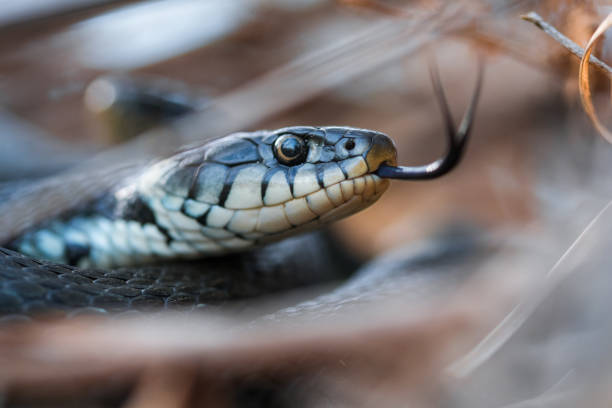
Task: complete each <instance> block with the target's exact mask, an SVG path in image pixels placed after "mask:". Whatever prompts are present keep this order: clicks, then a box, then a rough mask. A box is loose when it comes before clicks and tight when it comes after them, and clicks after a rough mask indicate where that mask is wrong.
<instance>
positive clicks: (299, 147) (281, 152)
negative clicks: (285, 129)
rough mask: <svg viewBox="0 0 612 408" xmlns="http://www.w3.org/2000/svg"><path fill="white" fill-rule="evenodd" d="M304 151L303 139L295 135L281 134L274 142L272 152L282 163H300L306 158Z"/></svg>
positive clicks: (305, 150) (305, 151)
mask: <svg viewBox="0 0 612 408" xmlns="http://www.w3.org/2000/svg"><path fill="white" fill-rule="evenodd" d="M306 153H307V149H306V145H305V143H304V141H303V140H302V139H301V138H299V137H297V136H294V135H281V136H280V137H279V138H278V139H276V141H275V142H274V154H275V155H276V158H277V159H278V161H279V162H281V163H282V164H286V165H295V164H300V163H302V162H303V161H304V160H306Z"/></svg>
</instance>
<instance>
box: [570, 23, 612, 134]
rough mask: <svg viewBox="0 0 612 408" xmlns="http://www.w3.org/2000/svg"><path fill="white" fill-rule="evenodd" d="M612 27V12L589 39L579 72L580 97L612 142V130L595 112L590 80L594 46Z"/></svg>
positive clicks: (598, 129)
mask: <svg viewBox="0 0 612 408" xmlns="http://www.w3.org/2000/svg"><path fill="white" fill-rule="evenodd" d="M610 27H612V13H610V14H609V15H608V17H606V19H605V20H604V21H603V22H602V23H601V24H600V25H599V27H597V30H595V33H593V36H592V37H591V39H590V40H589V42H588V44H587V46H586V50H585V53H584V55H583V56H582V59H581V60H580V71H579V72H578V84H579V89H580V98H581V100H582V106H583V107H584V110H585V111H586V113H587V115H588V116H589V119H591V122H592V123H593V125H594V126H595V128H596V129H597V131H598V132H599V134H600V135H601V136H603V138H604V139H606V140H607V141H608V142H609V143H612V132H610V131H609V130H608V129H606V127H605V126H604V125H603V124H602V123H601V121H600V120H599V117H598V116H597V112H595V107H594V106H593V100H592V96H591V86H590V82H589V65H588V61H589V59H592V58H593V57H591V53H592V52H593V47H595V44H596V43H597V40H599V39H600V38H601V37H602V36H603V34H604V33H605V32H606V30H608V28H610ZM608 74H612V72H611V71H608Z"/></svg>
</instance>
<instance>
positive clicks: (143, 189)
mask: <svg viewBox="0 0 612 408" xmlns="http://www.w3.org/2000/svg"><path fill="white" fill-rule="evenodd" d="M382 164H387V165H392V166H393V165H395V164H396V149H395V146H394V144H393V142H392V141H391V139H389V137H387V136H386V135H384V134H382V133H379V132H375V131H371V130H364V129H355V128H349V127H305V126H299V127H287V128H283V129H278V130H275V131H259V132H253V133H238V134H234V135H230V136H227V137H224V138H221V139H217V140H215V141H212V142H210V143H208V144H205V145H203V146H200V147H196V148H192V149H189V150H186V151H183V152H181V153H179V154H177V155H175V156H173V157H171V158H169V159H167V160H164V161H163V162H160V163H158V164H157V165H155V166H153V168H151V169H150V170H148V171H147V172H146V173H145V174H144V175H143V177H142V178H141V180H140V182H139V185H138V189H137V190H138V194H139V195H140V197H141V198H142V200H143V201H144V202H145V203H146V205H147V206H149V207H150V208H151V210H152V213H153V215H154V217H155V221H156V223H157V224H158V225H159V226H160V227H161V228H163V229H164V230H165V232H166V234H167V235H168V236H169V237H170V241H169V243H168V245H169V246H172V245H173V244H174V245H175V246H177V247H179V246H181V247H182V248H183V250H184V251H186V252H191V251H192V249H194V248H195V249H194V252H195V251H197V252H199V253H202V252H204V253H213V252H226V251H229V250H237V249H241V248H245V247H249V246H252V245H255V244H258V243H263V242H268V241H274V240H276V239H279V238H281V237H285V236H287V235H292V234H296V233H299V232H302V231H305V230H309V229H312V228H315V227H317V226H319V225H320V224H323V223H328V222H332V221H335V220H337V219H339V218H342V217H346V216H348V215H350V214H353V213H355V212H357V211H360V210H362V209H364V208H365V207H367V206H369V205H371V204H372V203H373V202H375V201H376V200H377V199H378V198H379V197H380V196H381V195H382V193H383V192H384V191H385V190H386V189H387V187H388V185H389V182H388V181H387V180H385V179H382V178H380V177H379V176H378V175H376V171H377V170H378V168H379V166H380V165H382ZM198 234H199V235H198ZM180 242H182V243H184V244H185V245H183V244H179V243H180Z"/></svg>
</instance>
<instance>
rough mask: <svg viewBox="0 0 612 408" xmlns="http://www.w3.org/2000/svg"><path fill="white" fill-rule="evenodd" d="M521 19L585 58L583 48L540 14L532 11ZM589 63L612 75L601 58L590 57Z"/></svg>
mask: <svg viewBox="0 0 612 408" xmlns="http://www.w3.org/2000/svg"><path fill="white" fill-rule="evenodd" d="M521 18H522V19H523V20H525V21H529V22H530V23H533V24H534V25H535V26H536V27H538V28H539V29H540V30H542V31H544V32H545V33H546V34H548V35H549V36H551V37H552V38H553V39H554V40H555V41H557V42H558V43H559V44H560V45H562V46H563V47H564V48H565V49H566V50H568V51H569V52H571V53H572V54H574V55H575V56H577V57H578V58H583V57H584V49H583V48H582V47H581V46H579V45H578V44H576V43H575V42H574V41H572V40H570V39H569V38H567V37H566V36H565V35H563V33H561V32H560V31H559V30H557V29H556V28H555V27H553V26H552V25H551V24H549V23H547V22H546V21H544V19H542V17H541V16H540V15H539V14H538V13H536V12H534V11H532V12H530V13H528V14H525V15H524V16H521ZM589 56H590V53H589ZM589 62H590V63H591V65H593V66H595V67H597V68H599V69H600V70H602V71H603V72H605V73H607V74H608V75H611V74H612V67H610V66H609V65H608V64H606V63H605V62H603V61H602V60H600V59H599V58H597V57H593V56H590V58H589Z"/></svg>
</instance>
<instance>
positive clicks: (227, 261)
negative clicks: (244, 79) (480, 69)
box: [0, 76, 480, 320]
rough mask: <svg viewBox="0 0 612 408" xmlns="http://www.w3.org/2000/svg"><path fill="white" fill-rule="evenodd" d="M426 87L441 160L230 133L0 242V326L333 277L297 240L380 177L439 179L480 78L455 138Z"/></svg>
mask: <svg viewBox="0 0 612 408" xmlns="http://www.w3.org/2000/svg"><path fill="white" fill-rule="evenodd" d="M433 83H434V88H435V90H436V94H437V95H438V97H439V100H440V103H441V107H442V113H443V114H444V118H445V121H446V124H447V138H448V144H449V149H448V152H447V154H446V156H445V157H443V158H442V159H439V160H437V161H435V162H433V163H431V164H429V165H426V166H418V167H403V166H397V160H396V157H397V152H396V148H395V145H394V143H393V141H392V140H391V139H390V138H389V137H388V136H386V135H385V134H383V133H380V132H377V131H373V130H366V129H356V128H352V127H310V126H294V127H287V128H282V129H278V130H274V131H255V132H249V133H246V132H243V133H236V134H232V135H229V136H226V137H223V138H219V139H216V140H213V141H211V142H208V143H205V144H202V145H199V146H195V147H189V148H186V149H185V150H182V151H179V152H178V153H176V154H174V155H172V156H170V157H168V158H165V159H162V160H159V161H157V162H155V163H151V164H147V165H145V166H140V167H135V168H133V169H131V170H130V172H129V173H125V172H124V173H121V174H122V176H121V177H115V179H114V180H113V181H112V182H111V183H107V184H105V185H106V188H104V189H102V190H100V191H99V192H98V194H97V195H96V196H95V197H94V198H91V199H88V200H79V199H78V198H77V199H76V200H72V203H73V204H71V205H70V206H67V207H66V208H62V211H59V212H56V214H54V215H53V216H51V217H48V218H47V219H44V218H43V219H41V220H39V219H38V218H36V222H29V223H28V222H27V223H25V224H24V227H23V228H17V229H16V230H15V231H17V232H16V233H13V234H12V235H11V236H10V238H8V239H6V240H4V242H0V245H1V246H4V247H5V248H0V316H5V317H4V319H8V320H11V319H14V318H21V316H37V315H40V314H49V313H55V312H59V313H62V314H69V315H74V314H79V313H81V312H83V311H84V312H87V313H92V312H99V313H106V312H115V313H116V312H125V311H132V310H143V309H144V310H150V309H159V308H181V309H188V310H191V309H193V308H198V307H203V306H206V305H210V304H214V303H218V302H223V301H225V300H231V299H238V298H246V297H252V296H256V295H260V294H262V293H269V292H271V291H278V290H285V289H287V288H292V287H297V286H301V285H303V284H307V283H313V282H320V281H323V280H326V279H330V278H332V279H333V278H338V277H340V276H342V274H343V273H344V272H343V271H344V270H345V269H346V268H343V265H342V261H339V262H336V261H334V258H336V257H337V255H338V252H337V251H336V252H334V250H333V247H334V245H333V244H330V241H329V240H327V241H326V240H325V239H323V238H322V237H323V235H321V234H317V233H314V234H313V233H310V234H306V235H299V234H302V233H305V232H309V231H313V230H317V229H318V228H319V227H321V226H322V225H325V224H328V223H330V222H333V221H335V220H338V219H340V218H343V217H346V216H349V215H351V214H353V213H355V212H358V211H360V210H362V209H364V208H366V207H368V206H369V205H371V204H372V203H374V202H375V201H376V200H377V199H378V198H379V197H380V196H381V195H382V194H383V192H384V191H385V190H386V189H387V187H388V185H389V181H388V180H387V179H388V178H399V179H430V178H435V177H439V176H441V175H443V174H445V173H447V172H448V171H450V170H451V169H452V168H454V166H456V164H457V163H458V162H459V160H460V158H461V155H462V152H463V150H464V148H465V144H466V141H467V137H468V134H469V131H470V127H471V126H470V125H471V123H472V119H473V113H474V109H475V105H476V102H477V98H478V93H479V92H478V91H479V89H480V77H479V81H478V85H477V90H476V92H475V93H474V96H473V98H472V101H471V103H470V106H469V108H468V110H467V112H466V114H465V116H464V119H463V121H462V123H461V125H460V127H459V131H458V132H455V131H454V130H453V129H454V126H453V124H452V119H451V118H450V114H449V110H448V106H447V104H446V100H445V99H444V95H443V92H442V90H441V87H440V83H439V79H438V78H437V76H433ZM125 174H128V175H127V176H125ZM58 180H59V182H60V183H61V181H62V179H61V176H60V178H59V179H58ZM56 181H57V180H56ZM87 182H88V181H87V180H85V183H87ZM92 183H93V184H95V183H94V182H93V181H92ZM64 194H70V193H69V192H65V193H64ZM41 201H44V200H42V199H41ZM41 204H42V205H44V202H43V203H41ZM4 217H10V214H5V215H4ZM7 219H8V223H7V222H4V225H11V222H10V221H11V220H10V218H7ZM5 221H6V220H5ZM5 235H6V234H5Z"/></svg>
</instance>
